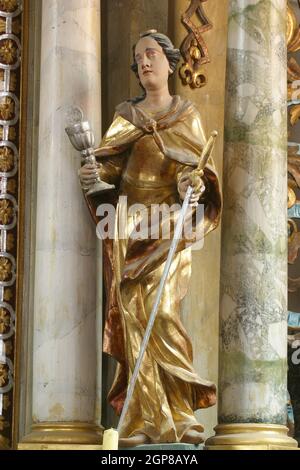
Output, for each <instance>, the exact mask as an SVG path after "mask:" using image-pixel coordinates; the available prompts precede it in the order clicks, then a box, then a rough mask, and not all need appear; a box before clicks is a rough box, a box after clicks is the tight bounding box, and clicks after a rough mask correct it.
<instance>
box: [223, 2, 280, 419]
mask: <svg viewBox="0 0 300 470" xmlns="http://www.w3.org/2000/svg"><path fill="white" fill-rule="evenodd" d="M285 22H286V1H285V0H231V1H230V14H229V41H228V48H229V49H228V59H227V60H228V64H227V70H228V72H227V85H226V87H227V96H226V106H225V109H226V117H225V156H224V214H223V234H222V273H221V333H220V334H221V350H220V355H221V357H220V364H221V370H220V384H219V395H220V401H219V420H220V422H221V423H231V422H239V423H243V422H252V423H255V422H262V423H274V424H276V423H277V424H285V422H286V350H287V338H286V335H287V328H286V319H287V285H286V283H287V262H286V257H287V254H286V250H287V233H286V223H287V215H286V200H287V167H286V165H287V157H286V149H287V132H286V126H287V125H286V122H287V120H286V44H285V29H286V25H285Z"/></svg>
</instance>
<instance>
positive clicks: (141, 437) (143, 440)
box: [119, 434, 151, 448]
mask: <svg viewBox="0 0 300 470" xmlns="http://www.w3.org/2000/svg"><path fill="white" fill-rule="evenodd" d="M150 442H151V441H150V439H149V437H148V436H146V434H135V435H134V436H131V437H120V438H119V447H121V448H126V447H136V446H140V445H143V444H150Z"/></svg>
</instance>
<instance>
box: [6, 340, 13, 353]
mask: <svg viewBox="0 0 300 470" xmlns="http://www.w3.org/2000/svg"><path fill="white" fill-rule="evenodd" d="M12 352H13V345H12V342H11V341H6V342H5V354H6V356H10V355H11V354H12Z"/></svg>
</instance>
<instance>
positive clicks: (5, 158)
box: [0, 147, 14, 173]
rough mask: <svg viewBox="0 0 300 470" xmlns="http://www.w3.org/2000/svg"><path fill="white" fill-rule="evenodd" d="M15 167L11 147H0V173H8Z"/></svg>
mask: <svg viewBox="0 0 300 470" xmlns="http://www.w3.org/2000/svg"><path fill="white" fill-rule="evenodd" d="M13 166H14V153H13V151H12V149H11V148H9V147H0V171H1V172H2V173H6V172H8V171H11V170H12V169H13Z"/></svg>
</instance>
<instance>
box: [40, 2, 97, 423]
mask: <svg viewBox="0 0 300 470" xmlns="http://www.w3.org/2000/svg"><path fill="white" fill-rule="evenodd" d="M100 59H101V57H100V2H98V1H97V0H68V1H61V0H52V1H51V2H49V0H44V1H43V20H42V56H41V96H40V129H39V158H38V190H37V236H36V268H35V293H34V353H33V419H34V421H37V422H42V421H61V422H63V421H84V422H87V421H93V420H94V414H95V390H96V344H95V343H96V333H95V321H96V320H95V319H96V283H97V279H96V258H97V255H96V236H95V228H94V225H93V223H92V222H91V218H90V216H89V214H88V211H87V207H86V204H85V202H84V199H83V195H82V192H81V189H80V186H79V182H78V177H77V168H79V167H80V157H79V155H78V152H76V150H74V149H73V147H72V146H71V144H70V142H69V139H68V137H67V135H66V133H65V127H66V114H67V111H68V108H69V106H70V105H77V106H79V107H81V109H82V110H83V112H84V115H85V117H86V118H87V119H88V120H89V121H90V122H91V124H92V127H93V129H94V131H95V134H96V140H99V138H100V124H101V122H100V111H101V107H100V100H101V98H100V91H101V89H100ZM99 318H100V317H98V321H99Z"/></svg>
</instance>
